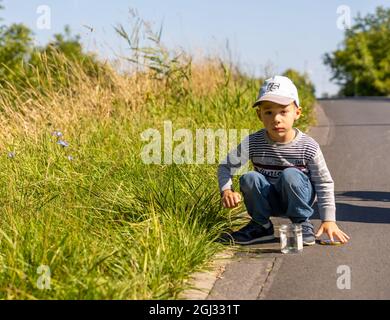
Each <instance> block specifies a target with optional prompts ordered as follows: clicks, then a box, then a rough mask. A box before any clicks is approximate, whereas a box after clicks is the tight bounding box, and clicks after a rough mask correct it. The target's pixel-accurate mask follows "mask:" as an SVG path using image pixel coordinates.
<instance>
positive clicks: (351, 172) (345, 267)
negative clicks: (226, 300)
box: [259, 99, 390, 299]
mask: <svg viewBox="0 0 390 320" xmlns="http://www.w3.org/2000/svg"><path fill="white" fill-rule="evenodd" d="M320 105H321V106H320V108H319V109H318V120H319V123H318V126H316V127H313V128H312V129H311V130H310V131H309V133H308V134H309V135H310V136H312V137H313V138H314V139H316V140H317V141H318V142H319V143H320V145H321V149H322V152H323V154H324V157H325V160H326V163H327V166H328V168H329V170H330V172H331V175H332V177H333V180H334V182H335V195H336V210H337V211H336V218H337V220H338V222H337V223H338V225H339V227H340V228H341V229H342V230H343V231H344V232H346V233H347V234H348V235H349V236H350V237H351V240H350V241H349V242H348V243H347V244H346V245H342V246H321V245H315V246H313V247H304V251H303V253H302V254H295V255H282V254H278V253H276V252H274V253H272V250H269V252H268V253H264V254H263V257H264V258H266V259H267V258H270V257H273V258H276V259H277V260H278V261H279V263H278V267H277V268H274V270H272V271H271V273H270V276H269V278H268V280H267V289H266V290H265V291H264V292H263V293H262V298H263V299H390V163H389V156H390V100H389V101H378V100H355V99H350V100H323V101H320ZM317 212H318V211H317V208H316V214H315V218H314V219H312V221H313V223H314V225H315V227H316V230H317V228H318V227H319V225H320V220H319V219H318V213H317ZM276 222H278V221H276ZM279 222H280V221H279ZM275 245H276V244H275ZM263 248H264V247H263ZM259 249H260V251H261V246H260V247H259ZM264 252H267V251H266V250H265V251H264Z"/></svg>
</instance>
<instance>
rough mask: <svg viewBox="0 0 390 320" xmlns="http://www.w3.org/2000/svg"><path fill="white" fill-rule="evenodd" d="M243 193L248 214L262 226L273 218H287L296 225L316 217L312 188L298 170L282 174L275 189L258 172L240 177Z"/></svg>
mask: <svg viewBox="0 0 390 320" xmlns="http://www.w3.org/2000/svg"><path fill="white" fill-rule="evenodd" d="M240 191H241V192H242V194H243V196H244V203H245V206H246V209H247V211H248V214H249V215H250V216H251V217H252V219H253V220H255V221H256V222H258V223H260V224H266V223H267V222H268V221H269V218H270V216H285V217H288V218H290V220H291V221H292V222H293V223H299V222H303V221H306V220H308V219H309V218H310V217H311V216H312V215H313V213H314V209H313V208H312V205H313V203H314V199H315V191H314V188H313V185H312V183H311V181H310V179H309V177H308V176H307V175H305V174H304V173H303V172H302V171H300V170H299V169H296V168H287V169H284V170H283V171H282V173H281V174H280V176H279V178H278V180H277V182H276V183H275V185H272V184H271V183H270V182H268V180H267V179H266V177H265V176H264V175H263V174H261V173H260V172H257V171H249V172H248V173H246V174H244V175H242V176H241V177H240Z"/></svg>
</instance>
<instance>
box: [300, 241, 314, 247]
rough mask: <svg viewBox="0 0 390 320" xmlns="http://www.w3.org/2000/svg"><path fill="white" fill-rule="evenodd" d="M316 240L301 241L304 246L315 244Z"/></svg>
mask: <svg viewBox="0 0 390 320" xmlns="http://www.w3.org/2000/svg"><path fill="white" fill-rule="evenodd" d="M315 244H316V242H315V241H312V242H303V245H304V246H312V245H315Z"/></svg>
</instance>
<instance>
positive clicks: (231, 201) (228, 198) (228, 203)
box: [222, 189, 241, 208]
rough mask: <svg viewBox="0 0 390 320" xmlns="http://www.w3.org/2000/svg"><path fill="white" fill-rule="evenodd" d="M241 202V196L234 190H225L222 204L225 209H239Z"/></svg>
mask: <svg viewBox="0 0 390 320" xmlns="http://www.w3.org/2000/svg"><path fill="white" fill-rule="evenodd" d="M240 202H241V195H240V194H239V193H238V192H234V191H232V190H229V189H228V190H224V191H223V194H222V204H223V206H224V207H225V208H234V207H237V206H238V204H239V203H240Z"/></svg>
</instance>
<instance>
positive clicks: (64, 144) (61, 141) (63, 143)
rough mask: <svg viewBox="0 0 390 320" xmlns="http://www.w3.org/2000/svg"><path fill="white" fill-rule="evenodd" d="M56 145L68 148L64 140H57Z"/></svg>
mask: <svg viewBox="0 0 390 320" xmlns="http://www.w3.org/2000/svg"><path fill="white" fill-rule="evenodd" d="M57 144H59V145H60V146H61V147H63V148H65V147H69V143H67V142H66V141H64V140H58V141H57Z"/></svg>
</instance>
